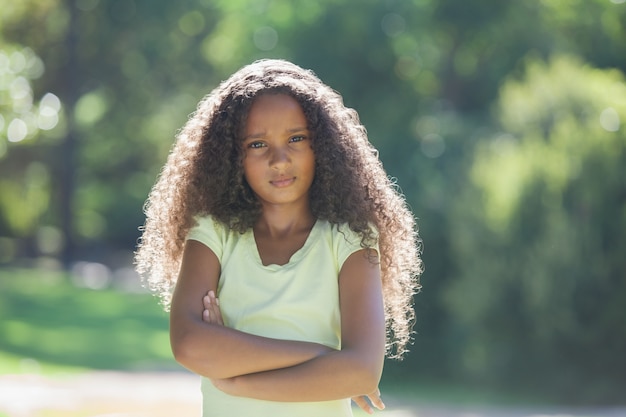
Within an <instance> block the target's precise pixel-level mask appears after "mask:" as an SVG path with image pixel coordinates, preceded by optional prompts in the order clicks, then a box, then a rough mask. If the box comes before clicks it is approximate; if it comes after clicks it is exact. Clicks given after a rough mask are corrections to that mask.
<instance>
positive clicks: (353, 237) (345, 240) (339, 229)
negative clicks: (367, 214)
mask: <svg viewBox="0 0 626 417" xmlns="http://www.w3.org/2000/svg"><path fill="white" fill-rule="evenodd" d="M320 222H321V223H322V224H321V229H322V233H323V234H324V238H325V240H326V241H327V242H329V244H330V245H331V247H332V251H333V252H334V254H335V257H336V259H337V260H338V261H339V265H342V264H343V263H344V262H345V260H346V259H347V258H348V257H349V256H350V255H351V254H353V253H354V252H356V251H359V250H361V249H365V248H371V249H375V250H376V251H378V231H377V229H376V228H375V227H374V225H370V230H371V231H372V232H373V233H372V235H371V236H373V237H372V238H370V239H368V238H367V237H366V238H365V239H364V236H363V235H362V234H361V233H358V232H355V231H354V230H352V229H351V228H350V226H349V225H348V224H347V223H339V224H331V223H330V222H328V221H326V220H324V221H320Z"/></svg>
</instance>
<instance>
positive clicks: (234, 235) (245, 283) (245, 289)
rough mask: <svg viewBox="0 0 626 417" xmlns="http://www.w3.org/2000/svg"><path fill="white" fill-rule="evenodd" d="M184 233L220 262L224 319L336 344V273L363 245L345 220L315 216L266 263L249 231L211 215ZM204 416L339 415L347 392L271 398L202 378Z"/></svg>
mask: <svg viewBox="0 0 626 417" xmlns="http://www.w3.org/2000/svg"><path fill="white" fill-rule="evenodd" d="M188 239H191V240H196V241H199V242H201V243H203V244H205V245H206V246H207V247H209V248H210V249H211V250H212V251H213V252H214V253H215V255H216V256H217V258H218V259H219V261H220V265H221V274H220V279H219V283H218V288H217V291H218V296H219V299H220V308H221V312H222V316H223V318H224V323H225V325H226V326H228V327H231V328H234V329H238V330H241V331H244V332H247V333H252V334H255V335H259V336H266V337H272V338H278V339H286V340H300V341H308V342H315V343H321V344H324V345H326V346H329V347H332V348H334V349H340V348H341V328H340V312H339V285H338V277H339V271H340V269H341V266H342V265H343V263H344V261H345V260H346V259H347V258H348V256H350V255H351V254H352V253H354V252H356V251H358V250H359V249H361V239H360V237H359V236H358V235H357V234H356V233H354V232H353V231H352V230H350V228H349V227H347V226H339V227H338V226H333V225H331V224H330V223H328V222H327V221H322V220H318V221H317V222H316V223H315V225H314V226H313V228H312V229H311V232H310V234H309V236H308V238H307V240H306V242H305V243H304V246H302V248H300V249H299V250H298V251H297V252H296V253H294V254H293V256H292V257H291V259H290V260H289V263H287V264H285V265H282V266H281V265H267V266H265V265H263V264H262V263H261V258H260V256H259V252H258V249H257V246H256V242H255V240H254V234H253V232H252V231H248V232H246V233H244V234H240V233H239V232H236V231H232V230H230V229H228V228H227V227H225V226H224V225H223V224H221V223H219V222H216V221H214V220H213V218H211V217H202V218H199V219H198V225H197V226H196V227H194V228H193V229H192V230H191V231H190V232H189V235H188ZM202 395H203V416H204V417H209V416H210V417H233V416H268V417H269V416H271V417H282V416H284V417H308V416H310V417H320V416H324V417H344V416H352V410H351V405H350V399H344V400H337V401H321V402H273V401H262V400H255V399H251V398H242V397H233V396H230V395H227V394H224V393H223V392H221V391H219V390H217V389H215V387H213V385H212V384H211V381H209V380H208V379H206V378H202Z"/></svg>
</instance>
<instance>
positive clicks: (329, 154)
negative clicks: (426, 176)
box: [135, 60, 422, 358]
mask: <svg viewBox="0 0 626 417" xmlns="http://www.w3.org/2000/svg"><path fill="white" fill-rule="evenodd" d="M267 93H283V94H288V95H290V96H291V97H293V98H294V99H296V100H297V101H298V103H299V104H300V106H301V107H302V109H303V112H304V115H305V117H306V119H307V122H308V128H309V130H310V131H311V133H312V144H311V146H312V147H313V151H314V155H315V176H314V179H313V183H312V185H311V189H310V205H311V211H312V213H313V215H314V216H315V217H317V218H318V219H324V220H328V221H329V222H330V223H331V224H341V223H345V224H347V225H348V226H349V227H350V228H351V229H352V230H353V231H354V232H356V233H358V234H359V235H360V236H361V238H362V241H361V246H363V247H364V248H371V247H373V246H374V245H375V244H376V243H378V246H379V250H380V267H381V275H382V285H383V297H384V302H385V313H386V314H385V319H386V324H387V355H388V356H389V357H392V358H401V357H402V356H403V354H404V353H405V352H406V351H407V344H408V343H409V342H410V339H411V332H412V326H413V322H414V318H415V315H414V310H413V308H412V299H413V295H414V294H415V293H417V291H419V289H420V284H419V277H420V275H421V272H422V261H421V259H420V254H421V240H420V239H419V236H418V232H417V227H416V225H415V219H414V217H413V215H412V214H411V212H410V210H409V209H408V207H407V204H406V201H405V199H404V197H403V195H402V194H401V193H400V192H399V190H398V189H397V187H396V185H395V183H394V182H393V181H392V180H391V179H390V178H389V177H388V176H387V174H386V172H385V170H384V169H383V166H382V163H381V162H380V160H379V158H378V152H377V151H376V149H375V148H374V147H373V146H372V145H371V144H370V142H369V141H368V138H367V133H366V130H365V128H364V127H363V126H362V125H361V123H360V121H359V117H358V114H357V112H356V111H355V110H353V109H350V108H347V107H345V106H344V104H343V100H342V98H341V96H340V95H339V94H338V93H336V92H335V91H334V90H332V89H331V88H330V87H328V86H326V85H325V84H324V83H322V82H321V81H320V79H319V78H318V77H317V76H316V75H315V74H314V73H313V72H311V71H309V70H304V69H302V68H300V67H299V66H297V65H294V64H292V63H290V62H287V61H283V60H261V61H257V62H254V63H252V64H250V65H247V66H245V67H243V68H242V69H240V70H239V71H237V72H236V73H235V74H233V75H232V76H231V77H230V78H229V79H227V80H226V81H224V82H222V83H221V84H220V85H219V86H218V87H217V88H216V89H215V90H213V91H212V92H211V93H210V94H209V95H207V96H206V97H205V98H204V99H202V100H201V101H200V103H199V104H198V108H197V110H196V112H195V113H194V114H193V115H192V116H191V117H190V119H189V120H188V122H187V123H186V124H185V126H184V127H183V128H182V129H181V131H180V132H179V133H178V135H177V138H176V142H175V144H174V147H173V149H172V151H171V152H170V154H169V156H168V158H167V162H166V164H165V166H164V168H163V170H162V172H161V173H160V175H159V177H158V179H157V182H156V184H155V185H154V187H153V188H152V191H151V192H150V195H149V196H148V199H147V201H146V204H145V207H144V210H145V214H146V222H145V225H144V227H143V228H142V230H143V234H142V237H141V239H140V242H139V246H138V250H137V252H136V254H135V263H136V267H137V271H138V272H139V274H140V275H141V277H142V279H143V280H144V282H145V283H146V284H147V286H148V288H150V289H151V290H152V291H153V292H155V293H156V294H157V295H159V296H160V298H161V300H162V302H163V304H164V306H165V307H166V308H168V307H169V303H170V298H171V293H172V290H173V287H174V285H175V283H176V279H177V275H178V271H179V268H180V262H181V255H182V252H183V247H184V243H185V238H186V236H187V234H188V232H189V230H190V228H192V227H193V226H194V225H195V221H194V218H195V216H198V215H212V216H213V217H214V218H215V219H217V220H218V221H220V222H222V223H224V224H225V225H227V226H228V227H230V228H231V229H233V230H237V231H239V232H241V233H243V232H245V231H246V230H248V229H250V228H251V227H252V226H253V225H254V224H255V222H256V220H257V219H258V218H259V216H260V214H261V205H260V203H259V201H258V200H257V198H256V197H255V195H254V193H253V192H252V189H251V188H250V186H249V185H248V184H247V183H246V180H245V178H244V175H243V165H242V161H243V149H242V146H241V142H242V140H243V138H242V136H243V134H242V133H243V128H244V126H245V123H246V117H247V115H248V111H249V109H250V107H251V105H252V103H253V101H254V99H255V98H256V97H258V96H259V95H261V94H267ZM372 224H373V225H375V226H376V228H377V231H378V235H376V234H375V233H374V232H373V231H372V229H371V227H370V225H372Z"/></svg>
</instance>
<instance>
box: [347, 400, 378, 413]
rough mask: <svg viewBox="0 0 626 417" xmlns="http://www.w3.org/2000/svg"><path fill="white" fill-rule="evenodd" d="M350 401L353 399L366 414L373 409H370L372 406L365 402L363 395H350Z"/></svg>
mask: <svg viewBox="0 0 626 417" xmlns="http://www.w3.org/2000/svg"><path fill="white" fill-rule="evenodd" d="M352 401H354V403H355V404H356V405H357V406H359V408H360V409H361V410H363V411H365V412H366V413H367V414H372V413H373V412H374V410H373V409H372V407H371V406H370V404H369V403H368V402H367V400H366V399H365V397H364V396H359V397H352Z"/></svg>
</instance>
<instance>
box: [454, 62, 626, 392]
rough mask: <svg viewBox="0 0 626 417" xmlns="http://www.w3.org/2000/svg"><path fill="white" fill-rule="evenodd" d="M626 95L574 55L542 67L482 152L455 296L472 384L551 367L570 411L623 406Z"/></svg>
mask: <svg viewBox="0 0 626 417" xmlns="http://www.w3.org/2000/svg"><path fill="white" fill-rule="evenodd" d="M625 93H626V83H625V82H624V77H623V75H622V74H621V73H620V72H618V71H614V70H598V69H593V68H591V67H589V66H586V65H583V64H581V63H580V61H579V60H577V59H572V58H570V57H558V58H554V59H553V60H552V61H551V62H549V63H548V64H546V63H544V62H542V61H541V60H536V59H529V60H528V62H527V65H526V71H525V75H524V78H523V79H521V80H515V79H511V80H509V81H508V82H506V83H505V84H504V85H503V87H502V89H501V95H500V100H499V103H498V107H497V112H496V113H497V116H496V117H497V118H498V120H500V122H501V126H502V133H499V134H498V135H496V136H495V137H494V138H493V139H491V140H488V141H485V142H484V143H482V144H481V145H480V146H479V147H478V148H477V151H476V155H475V160H474V164H473V167H472V170H471V174H472V175H471V179H472V182H473V186H474V188H472V189H471V190H470V191H468V193H467V195H466V196H465V197H464V198H463V199H461V200H460V201H459V206H458V208H457V213H458V216H457V217H455V219H456V222H455V227H456V228H458V230H462V229H469V230H468V231H466V232H465V233H461V234H459V238H458V239H457V240H456V241H455V245H454V248H453V249H454V253H455V254H456V256H457V257H458V261H459V265H460V269H459V272H458V274H457V279H456V280H455V281H454V282H453V283H452V284H451V285H450V286H449V287H448V288H447V289H446V291H445V292H444V295H445V301H446V304H447V306H448V308H449V310H450V311H451V314H452V316H453V317H454V318H455V321H456V322H457V323H458V324H459V329H458V330H459V331H460V332H462V336H461V338H462V343H460V344H459V345H458V346H456V347H455V349H457V350H458V357H459V366H460V368H461V369H463V370H464V371H465V372H467V373H468V374H470V375H473V376H474V377H476V378H479V379H481V378H486V379H488V380H492V381H499V380H501V379H502V378H507V375H508V374H509V373H510V372H511V371H513V370H514V371H515V372H516V375H518V377H519V378H520V382H521V383H528V382H529V381H531V380H533V379H534V378H535V375H536V374H537V373H538V372H541V370H542V369H543V368H544V367H546V366H547V364H550V366H552V367H553V369H554V371H553V372H552V373H550V374H549V375H544V376H543V377H542V379H543V381H542V382H541V383H540V384H541V386H543V387H545V388H548V387H554V386H558V387H559V388H558V390H555V391H558V394H559V395H561V396H564V398H567V399H568V400H570V401H610V400H612V401H616V400H618V399H619V398H620V396H621V393H619V392H616V391H614V390H613V389H611V388H610V387H611V386H612V385H611V384H616V383H620V384H623V383H624V382H625V381H624V379H623V378H624V373H623V372H622V371H623V366H621V365H623V361H622V364H621V365H620V363H619V362H618V363H615V360H616V356H615V355H616V354H617V352H623V351H624V349H626V337H625V336H624V333H623V332H622V331H620V330H618V329H619V326H620V325H621V326H623V325H624V322H623V320H621V319H620V317H621V316H620V314H616V312H617V311H619V310H620V309H621V308H622V307H621V306H623V305H624V303H625V302H626V282H624V280H623V277H625V276H626V268H625V267H624V263H623V262H622V260H621V258H622V256H623V254H624V253H626V242H625V241H624V239H623V236H626V199H625V197H626V177H625V176H624V166H626V135H625V133H624V132H625V131H624V128H623V126H622V124H621V123H622V122H621V121H623V120H626V99H625V97H626V95H625ZM476 195H477V196H479V197H480V198H479V199H477V198H475V197H476ZM598 341H602V342H601V345H598ZM584 352H587V353H586V354H585V353H584ZM608 358H611V359H608ZM494 363H495V364H498V366H497V367H496V366H493V365H494ZM573 364H575V365H573ZM580 380H586V381H587V382H586V383H585V385H584V389H581V388H582V387H579V386H578V382H574V381H580ZM534 383H535V384H537V383H538V382H537V381H535V382H534Z"/></svg>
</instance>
